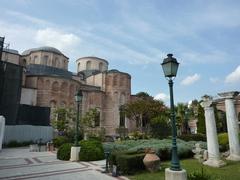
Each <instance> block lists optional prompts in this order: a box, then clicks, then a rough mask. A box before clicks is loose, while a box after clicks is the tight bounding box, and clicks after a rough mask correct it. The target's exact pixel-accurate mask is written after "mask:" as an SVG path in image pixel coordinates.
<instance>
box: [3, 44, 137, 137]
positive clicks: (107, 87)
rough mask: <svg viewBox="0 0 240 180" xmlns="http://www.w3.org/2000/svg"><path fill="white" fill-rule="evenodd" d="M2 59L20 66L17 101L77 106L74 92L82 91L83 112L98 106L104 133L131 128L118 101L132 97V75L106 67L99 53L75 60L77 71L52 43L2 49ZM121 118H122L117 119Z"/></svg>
mask: <svg viewBox="0 0 240 180" xmlns="http://www.w3.org/2000/svg"><path fill="white" fill-rule="evenodd" d="M2 61H8V62H10V63H14V64H17V65H20V66H22V67H23V75H22V85H21V86H22V87H21V99H20V104H26V105H31V106H39V107H50V108H56V107H66V108H68V107H76V103H75V100H74V95H75V93H76V91H77V90H78V89H80V90H82V92H83V101H82V102H83V103H82V106H81V107H82V108H81V110H82V114H84V113H86V112H87V111H88V110H89V109H91V108H97V110H98V111H99V113H100V120H99V124H97V126H99V127H103V128H105V130H106V134H108V135H114V134H116V129H117V128H118V127H120V126H121V127H126V128H128V129H129V130H130V129H132V128H133V125H132V124H131V122H129V121H128V120H127V118H125V117H120V114H121V113H120V107H121V105H123V104H125V103H127V102H129V101H130V99H131V76H130V75H129V74H128V73H125V72H120V71H118V70H116V69H112V70H108V65H109V63H108V61H107V60H105V59H101V58H98V57H82V58H79V59H77V60H76V67H77V73H73V72H70V71H68V63H69V58H68V57H67V56H66V55H64V54H63V53H62V52H61V51H59V50H58V49H56V48H54V47H47V46H44V47H39V48H32V49H28V50H26V51H24V52H23V53H22V54H19V53H18V52H17V51H15V50H6V49H5V50H3V54H2ZM120 119H121V120H120Z"/></svg>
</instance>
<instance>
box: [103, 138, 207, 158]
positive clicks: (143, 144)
mask: <svg viewBox="0 0 240 180" xmlns="http://www.w3.org/2000/svg"><path fill="white" fill-rule="evenodd" d="M196 143H200V144H201V148H204V149H207V143H206V142H199V141H198V142H196V141H189V142H185V141H183V140H179V139H178V140H177V145H178V156H179V157H180V158H190V157H193V152H192V149H193V148H194V147H195V144H196ZM103 145H104V149H105V151H109V152H115V151H118V152H119V151H125V152H126V151H132V152H136V151H138V152H143V151H144V150H145V149H147V148H151V149H153V150H154V151H155V152H156V153H157V155H158V156H159V157H160V159H161V160H170V157H171V148H172V140H171V139H163V140H159V139H149V140H125V141H120V142H118V141H117V142H114V143H103Z"/></svg>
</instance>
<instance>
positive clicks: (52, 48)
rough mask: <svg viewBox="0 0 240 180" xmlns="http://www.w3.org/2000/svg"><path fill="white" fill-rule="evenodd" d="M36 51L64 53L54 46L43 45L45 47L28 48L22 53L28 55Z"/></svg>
mask: <svg viewBox="0 0 240 180" xmlns="http://www.w3.org/2000/svg"><path fill="white" fill-rule="evenodd" d="M36 51H45V52H52V53H56V54H59V55H63V53H62V52H61V51H60V50H58V49H56V48H54V47H50V46H43V47H38V48H32V49H28V50H26V51H24V52H23V53H22V55H23V56H26V55H29V54H31V53H32V52H36Z"/></svg>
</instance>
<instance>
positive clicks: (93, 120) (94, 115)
mask: <svg viewBox="0 0 240 180" xmlns="http://www.w3.org/2000/svg"><path fill="white" fill-rule="evenodd" d="M99 121H100V116H99V111H98V110H97V108H91V109H89V111H88V112H86V113H85V115H84V116H83V117H82V118H81V124H83V125H84V126H86V127H91V128H94V127H96V126H99Z"/></svg>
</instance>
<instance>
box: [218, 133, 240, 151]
mask: <svg viewBox="0 0 240 180" xmlns="http://www.w3.org/2000/svg"><path fill="white" fill-rule="evenodd" d="M238 137H239V139H240V133H239V134H238ZM218 142H219V145H220V151H226V150H228V149H229V141H228V133H220V134H218Z"/></svg>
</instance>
